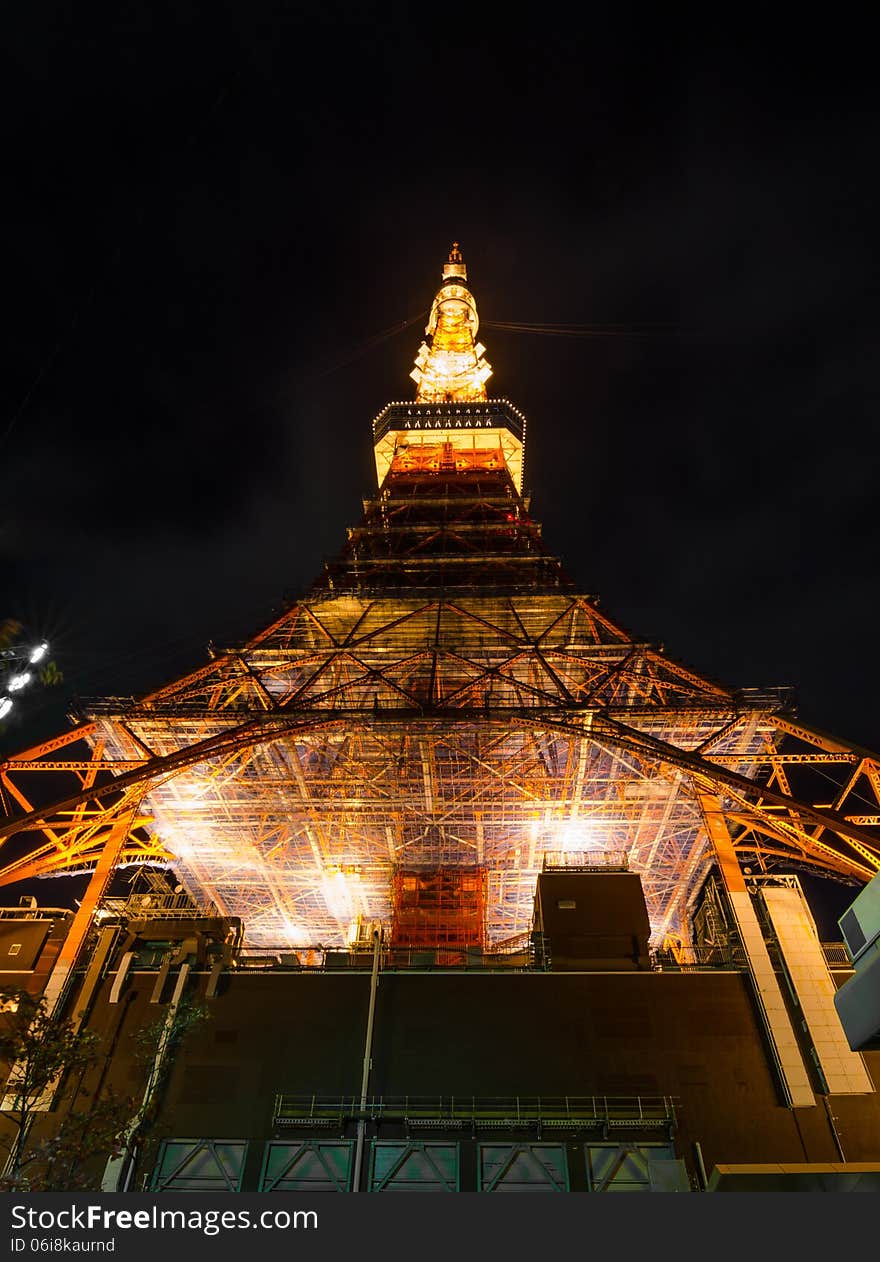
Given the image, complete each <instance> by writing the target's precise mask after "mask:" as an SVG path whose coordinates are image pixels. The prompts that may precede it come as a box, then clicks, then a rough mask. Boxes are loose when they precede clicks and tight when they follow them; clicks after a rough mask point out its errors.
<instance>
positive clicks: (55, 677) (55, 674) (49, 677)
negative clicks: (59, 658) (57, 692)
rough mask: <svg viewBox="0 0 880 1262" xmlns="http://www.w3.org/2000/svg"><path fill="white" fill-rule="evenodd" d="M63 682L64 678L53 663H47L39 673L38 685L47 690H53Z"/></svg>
mask: <svg viewBox="0 0 880 1262" xmlns="http://www.w3.org/2000/svg"><path fill="white" fill-rule="evenodd" d="M63 682H64V676H63V675H62V673H61V671H60V670H59V669H58V667H57V666H56V665H55V663H54V662H47V663H46V665H45V666H44V667H43V669H42V670H41V671H40V683H41V684H44V685H45V687H47V688H54V687H56V685H58V684H60V683H63Z"/></svg>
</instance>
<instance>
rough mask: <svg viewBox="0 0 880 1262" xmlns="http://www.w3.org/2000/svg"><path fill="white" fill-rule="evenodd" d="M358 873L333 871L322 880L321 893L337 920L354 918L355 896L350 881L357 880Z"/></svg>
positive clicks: (331, 913)
mask: <svg viewBox="0 0 880 1262" xmlns="http://www.w3.org/2000/svg"><path fill="white" fill-rule="evenodd" d="M358 880H359V877H358V875H357V874H356V873H351V874H349V873H346V872H338V871H337V872H331V873H328V874H327V875H326V876H325V877H323V878H322V880H321V893H322V894H323V895H324V902H325V903H326V904H327V910H328V911H329V912H330V915H331V916H335V917H336V919H337V920H346V921H351V920H352V919H353V918H354V898H353V896H352V890H351V889H350V888H349V882H357V881H358Z"/></svg>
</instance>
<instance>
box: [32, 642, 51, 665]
mask: <svg viewBox="0 0 880 1262" xmlns="http://www.w3.org/2000/svg"><path fill="white" fill-rule="evenodd" d="M48 652H49V645H48V643H47V642H46V641H45V640H43V642H42V643H41V644H38V645H37V646H36V648H33V649H31V655H30V657H29V658H28V661H29V662H30V664H31V666H34V665H36V663H37V662H41V661H42V660H43V658H44V657H45V656H46V654H47V653H48Z"/></svg>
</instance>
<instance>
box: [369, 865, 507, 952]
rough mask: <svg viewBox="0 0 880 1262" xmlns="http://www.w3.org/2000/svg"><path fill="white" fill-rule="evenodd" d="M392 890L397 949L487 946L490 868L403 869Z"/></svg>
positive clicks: (393, 926)
mask: <svg viewBox="0 0 880 1262" xmlns="http://www.w3.org/2000/svg"><path fill="white" fill-rule="evenodd" d="M391 891H392V893H391V898H392V917H391V946H392V947H399V946H402V947H447V948H452V949H462V948H467V947H478V948H480V949H481V950H482V948H483V947H484V945H485V941H486V911H485V909H486V872H485V869H483V868H464V867H445V868H434V869H432V870H431V871H428V872H425V871H419V872H407V871H398V872H395V874H394V877H393V879H392V884H391Z"/></svg>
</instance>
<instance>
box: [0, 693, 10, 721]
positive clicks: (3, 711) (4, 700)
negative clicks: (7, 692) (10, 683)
mask: <svg viewBox="0 0 880 1262" xmlns="http://www.w3.org/2000/svg"><path fill="white" fill-rule="evenodd" d="M11 709H12V698H11V697H0V719H5V718H6V716H7V714H8V713H9V711H10V710H11Z"/></svg>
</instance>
